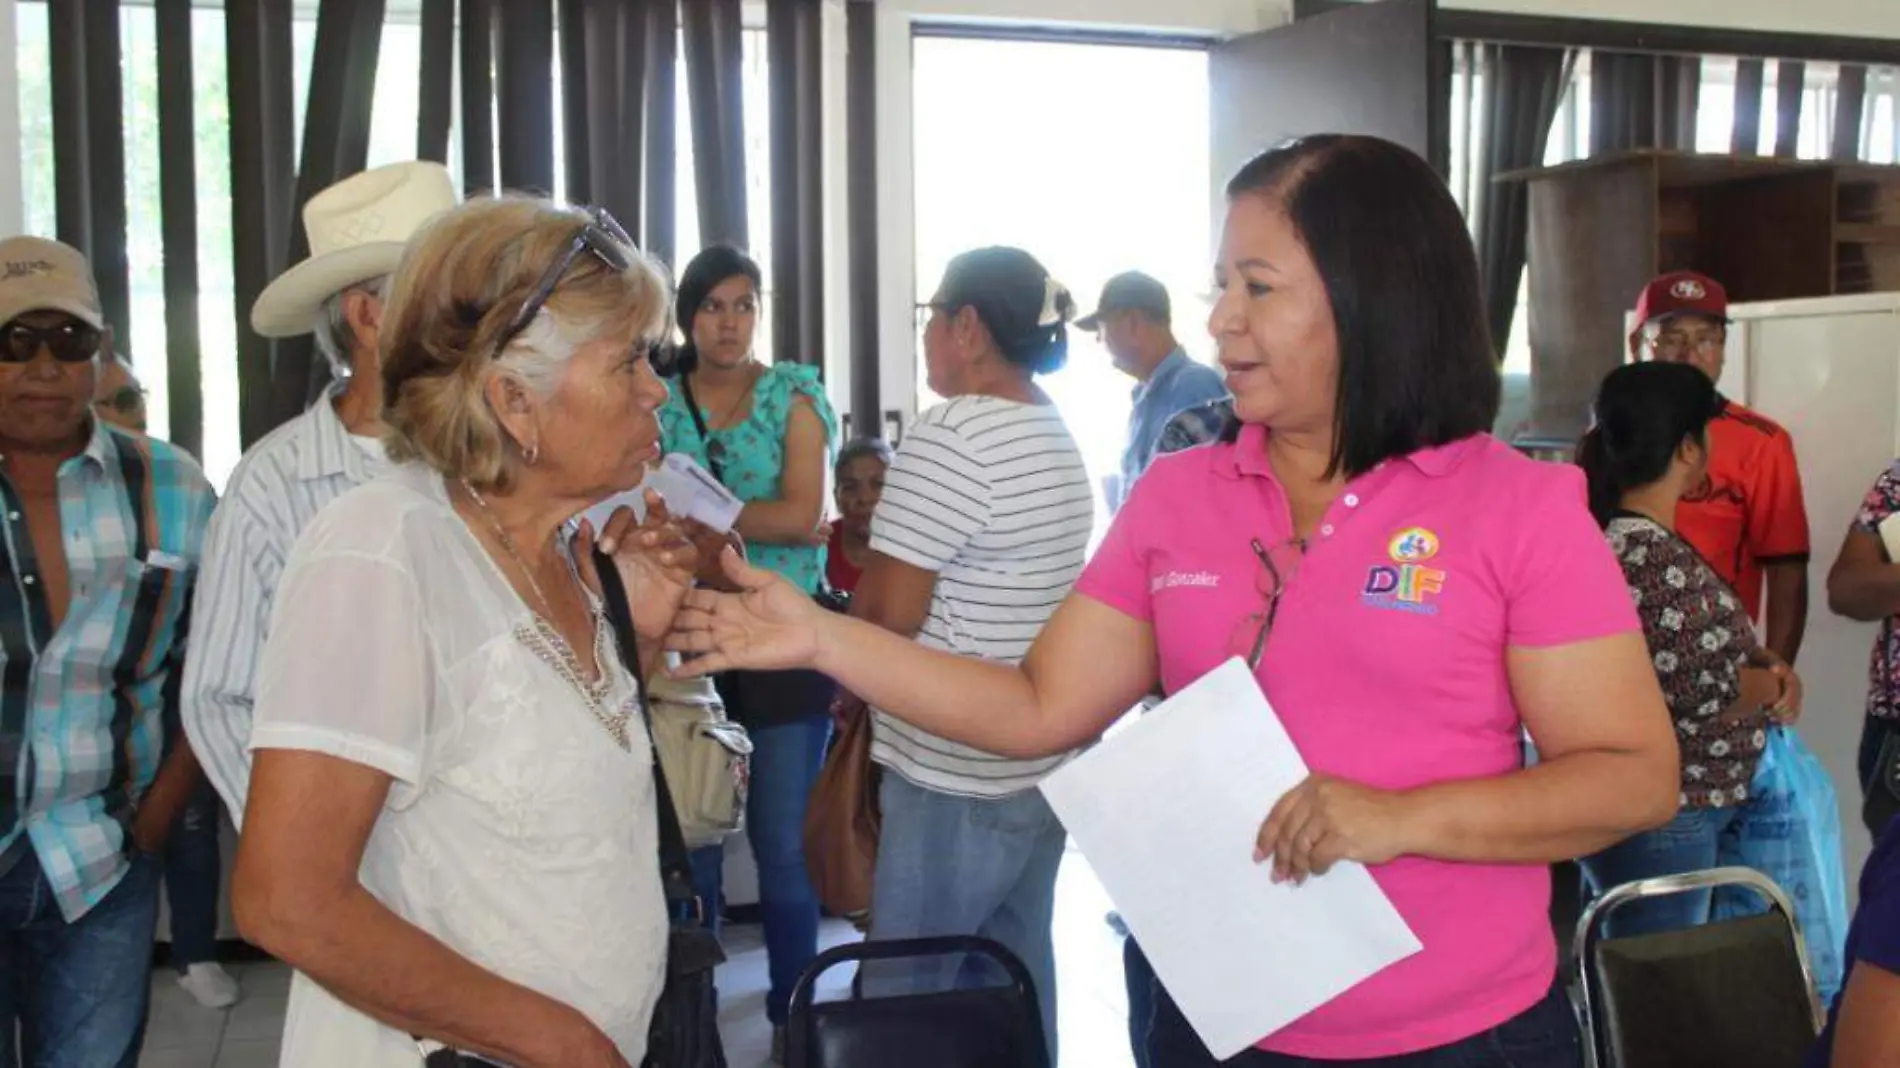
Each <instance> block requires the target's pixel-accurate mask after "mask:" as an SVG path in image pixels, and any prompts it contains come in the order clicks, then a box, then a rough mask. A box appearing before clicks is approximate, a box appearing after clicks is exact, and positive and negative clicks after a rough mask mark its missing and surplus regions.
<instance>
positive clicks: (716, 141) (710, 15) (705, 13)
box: [680, 0, 778, 290]
mask: <svg viewBox="0 0 1900 1068" xmlns="http://www.w3.org/2000/svg"><path fill="white" fill-rule="evenodd" d="M680 29H681V31H682V36H683V38H684V40H685V43H686V87H687V94H688V97H689V99H690V103H691V106H692V125H693V174H694V180H695V181H696V182H697V184H698V186H699V189H698V193H699V235H700V242H701V243H702V244H704V245H715V244H721V243H724V244H730V245H736V246H738V247H739V248H746V247H748V246H749V245H750V244H751V241H750V231H749V228H748V226H747V224H746V177H745V99H744V70H745V57H744V42H743V40H742V38H741V34H742V33H743V32H744V25H743V23H742V22H741V20H740V7H739V0H684V2H683V3H682V4H681V5H680ZM774 133H775V134H776V131H774ZM774 289H775V290H776V289H778V285H777V280H776V279H775V280H774Z"/></svg>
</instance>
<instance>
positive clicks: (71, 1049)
mask: <svg viewBox="0 0 1900 1068" xmlns="http://www.w3.org/2000/svg"><path fill="white" fill-rule="evenodd" d="M157 926H158V860H157V858H155V857H150V856H137V857H134V858H133V859H132V866H131V868H130V869H128V870H127V871H126V873H125V876H124V877H123V878H121V879H120V880H119V884H118V885H117V886H115V887H113V888H112V892H111V893H109V894H107V895H106V897H105V900H103V901H101V902H99V903H98V904H97V905H94V906H93V907H92V909H91V910H90V911H88V912H87V913H86V914H85V915H84V916H81V917H80V918H79V919H78V920H76V921H74V922H72V923H67V922H66V920H65V919H64V918H63V917H62V916H60V913H59V906H58V905H57V904H55V903H54V901H53V891H52V888H51V887H50V886H48V885H47V883H46V879H45V877H44V876H43V875H41V874H40V864H39V858H38V857H37V856H35V855H34V854H33V852H32V850H30V849H29V850H28V851H27V852H26V854H25V855H24V856H22V857H21V858H20V859H19V861H18V862H16V863H15V864H14V865H13V867H12V869H10V870H9V871H8V872H7V873H6V874H5V875H0V1068H15V1066H16V1065H18V1064H21V1063H24V1064H25V1065H26V1066H27V1068H114V1066H117V1068H133V1066H134V1065H136V1064H137V1063H138V1059H139V1048H140V1047H141V1046H142V1045H144V1041H145V1010H146V1003H147V1002H148V1000H149V999H150V995H151V971H152V936H153V932H154V929H155V928H156V927H157ZM16 1028H17V1031H18V1034H19V1036H20V1049H21V1051H22V1053H23V1057H22V1058H21V1059H20V1060H16V1059H15V1056H14V1051H13V1038H14V1034H15V1031H16Z"/></svg>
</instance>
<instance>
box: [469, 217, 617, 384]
mask: <svg viewBox="0 0 1900 1068" xmlns="http://www.w3.org/2000/svg"><path fill="white" fill-rule="evenodd" d="M587 214H588V215H589V216H590V218H589V219H588V221H587V224H586V225H584V226H582V227H581V228H580V230H578V231H577V232H576V233H575V234H574V239H573V240H572V241H569V242H568V244H567V251H565V252H563V253H561V255H560V257H559V258H558V259H556V260H555V261H554V264H553V266H551V267H549V268H548V269H547V273H545V274H543V275H542V276H541V282H540V284H538V285H536V286H535V287H534V293H533V295H531V296H530V297H529V298H528V299H527V300H526V301H525V302H523V303H522V305H521V310H520V311H518V312H516V313H515V317H514V318H513V319H511V320H509V323H508V329H506V330H504V331H502V335H501V340H500V341H498V342H496V344H495V354H496V355H497V356H499V355H500V354H501V353H502V352H503V351H505V350H506V349H507V348H508V344H509V342H512V341H513V340H514V339H515V338H517V337H519V336H521V332H522V331H523V330H526V329H527V328H528V324H529V323H531V322H534V317H535V316H537V315H539V314H541V309H542V308H544V307H546V306H547V303H548V298H549V297H552V296H553V295H554V291H555V290H556V289H558V288H560V285H561V279H562V278H564V277H566V275H567V272H569V271H571V270H573V269H574V264H575V262H576V261H578V260H579V259H580V258H581V255H582V254H583V253H592V254H593V256H594V258H595V259H598V260H599V261H600V262H602V263H604V264H606V265H607V266H608V267H609V268H611V269H613V270H615V271H625V270H628V269H629V268H631V267H632V266H633V262H634V257H635V255H637V254H636V253H635V252H634V248H633V238H631V237H628V236H627V231H626V230H625V229H623V228H622V227H621V225H620V224H619V223H618V222H615V221H614V217H613V216H611V215H609V214H607V213H606V211H604V210H602V209H600V208H589V209H587Z"/></svg>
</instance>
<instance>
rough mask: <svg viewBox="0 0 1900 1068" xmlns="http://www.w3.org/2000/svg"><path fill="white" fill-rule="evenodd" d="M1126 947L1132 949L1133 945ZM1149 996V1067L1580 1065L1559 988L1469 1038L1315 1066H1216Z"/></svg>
mask: <svg viewBox="0 0 1900 1068" xmlns="http://www.w3.org/2000/svg"><path fill="white" fill-rule="evenodd" d="M1128 944H1129V945H1130V946H1131V947H1133V946H1134V945H1135V943H1134V940H1133V939H1130V940H1129V943H1128ZM1133 953H1134V955H1135V956H1137V957H1139V956H1140V955H1141V950H1140V948H1139V947H1135V948H1134V950H1133ZM1143 964H1144V967H1145V964H1146V962H1145V961H1144V962H1143ZM1150 974H1152V972H1150ZM1153 996H1154V1025H1153V1026H1152V1027H1150V1028H1149V1030H1148V1060H1147V1063H1148V1064H1149V1065H1150V1066H1151V1068H1214V1066H1216V1065H1229V1066H1232V1068H1343V1066H1346V1065H1363V1066H1366V1068H1374V1066H1376V1068H1578V1066H1579V1065H1581V1064H1582V1063H1583V1043H1582V1038H1581V1036H1580V1035H1579V1034H1578V1032H1577V1017H1576V1014H1575V1013H1574V1012H1573V1011H1572V1010H1571V1008H1570V1001H1569V999H1568V998H1566V997H1565V996H1564V993H1563V988H1562V986H1561V985H1555V986H1553V987H1552V988H1551V991H1550V993H1549V994H1547V995H1545V997H1544V1000H1542V1001H1540V1002H1538V1003H1537V1004H1536V1005H1533V1006H1531V1007H1530V1008H1529V1009H1527V1010H1525V1011H1524V1012H1523V1013H1520V1014H1519V1015H1517V1016H1515V1017H1513V1018H1511V1019H1509V1020H1506V1021H1505V1022H1504V1023H1502V1024H1499V1025H1498V1026H1497V1027H1494V1028H1492V1029H1491V1030H1489V1031H1484V1032H1481V1033H1479V1034H1475V1035H1472V1036H1471V1037H1470V1038H1466V1039H1461V1040H1459V1041H1457V1042H1453V1043H1451V1044H1450V1045H1447V1046H1439V1047H1437V1048H1435V1049H1427V1050H1420V1051H1418V1052H1417V1053H1404V1054H1399V1055H1397V1056H1392V1057H1378V1058H1373V1059H1369V1060H1350V1061H1336V1060H1335V1061H1318V1060H1313V1059H1311V1058H1308V1057H1290V1056H1287V1055H1286V1054H1283V1053H1268V1052H1266V1051H1264V1050H1257V1049H1256V1050H1248V1051H1247V1052H1245V1053H1242V1054H1240V1055H1239V1056H1237V1057H1231V1058H1229V1059H1227V1060H1224V1061H1217V1060H1215V1059H1214V1055H1213V1054H1211V1053H1209V1052H1208V1051H1207V1047H1206V1046H1205V1045H1202V1044H1201V1040H1200V1038H1199V1036H1197V1035H1196V1034H1195V1033H1194V1028H1193V1026H1192V1025H1190V1024H1189V1023H1188V1022H1187V1017H1185V1016H1183V1015H1182V1014H1181V1010H1180V1008H1179V1007H1178V1006H1176V1005H1175V1003H1174V999H1173V998H1171V997H1169V996H1168V990H1167V988H1166V987H1164V986H1162V985H1161V983H1160V981H1159V980H1155V981H1154V982H1153Z"/></svg>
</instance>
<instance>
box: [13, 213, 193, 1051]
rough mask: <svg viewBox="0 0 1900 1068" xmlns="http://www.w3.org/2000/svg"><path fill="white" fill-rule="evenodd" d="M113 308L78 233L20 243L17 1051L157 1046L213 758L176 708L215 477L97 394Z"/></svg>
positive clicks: (16, 371)
mask: <svg viewBox="0 0 1900 1068" xmlns="http://www.w3.org/2000/svg"><path fill="white" fill-rule="evenodd" d="M104 326H105V323H104V318H103V316H102V314H101V312H100V307H99V298H98V293H97V289H96V287H95V286H94V284H93V279H92V270H91V268H90V266H89V265H88V264H87V263H86V261H85V258H84V257H82V256H81V255H80V254H79V252H78V251H77V250H75V249H72V248H69V247H67V246H65V245H61V244H59V243H57V242H53V241H45V240H41V239H39V238H30V237H20V238H13V239H10V240H7V241H4V242H0V1065H12V1064H13V1063H15V1062H14V1043H15V1033H16V1030H17V1033H18V1036H19V1050H20V1053H21V1055H22V1058H23V1061H24V1063H25V1064H27V1065H28V1066H30V1068H65V1066H73V1068H80V1066H84V1068H111V1066H114V1065H118V1066H123V1068H131V1066H132V1065H135V1064H136V1063H137V1061H138V1054H139V1049H138V1047H139V1044H140V1038H141V1035H142V1032H143V1029H144V1020H145V1010H146V1001H147V992H148V990H149V989H150V988H149V985H148V983H149V980H148V975H149V972H150V969H151V953H152V937H153V929H154V927H155V926H156V924H157V920H158V876H159V864H158V860H157V859H156V854H157V853H158V851H159V850H160V849H161V848H162V846H163V845H164V842H165V838H166V835H167V834H168V833H169V832H170V830H171V827H172V825H173V823H174V822H175V821H176V819H177V816H178V813H179V811H180V809H181V807H182V805H183V803H184V801H185V799H186V797H187V796H188V795H189V793H190V791H191V789H192V787H193V785H194V783H195V781H196V779H197V774H198V772H197V764H196V762H195V761H194V760H193V759H192V756H191V752H190V750H189V749H188V748H187V747H186V746H183V745H177V744H168V742H170V741H173V740H172V739H168V738H167V731H166V729H165V726H164V716H163V708H164V706H165V704H166V702H167V701H168V700H175V699H176V686H177V682H178V678H179V675H178V665H179V663H180V661H181V659H182V655H183V651H184V636H185V621H186V618H187V611H186V610H187V606H188V604H189V602H190V599H191V582H192V577H193V574H194V572H195V570H196V567H197V562H198V548H199V542H200V541H201V540H202V538H203V536H204V528H205V523H206V522H207V520H209V518H210V516H211V508H212V502H213V497H212V491H211V486H210V484H209V483H207V482H206V481H205V477H204V473H203V472H202V471H200V470H199V468H198V465H197V463H195V462H194V461H193V460H192V459H191V458H190V457H188V456H186V455H185V454H184V453H182V452H180V451H179V450H177V449H175V448H173V447H171V446H169V445H167V444H165V443H163V442H159V441H153V440H150V439H147V438H145V437H142V436H139V435H136V434H131V433H127V432H124V431H121V430H117V429H113V428H110V427H108V426H107V425H106V424H105V423H104V422H103V421H101V420H99V419H97V418H96V417H95V416H94V415H93V412H92V400H93V391H94V386H95V384H96V381H97V377H98V374H99V347H100V334H101V331H102V329H103V328H104Z"/></svg>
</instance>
